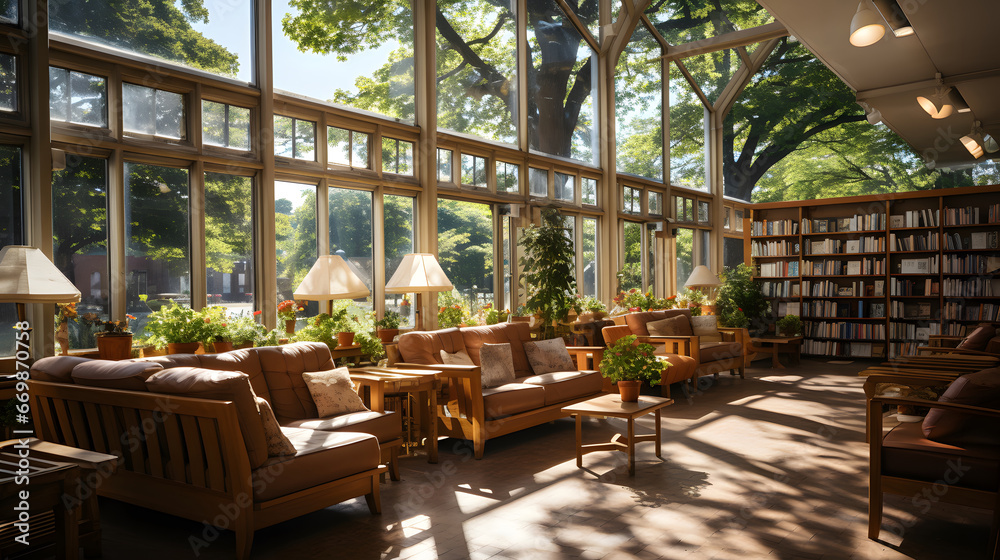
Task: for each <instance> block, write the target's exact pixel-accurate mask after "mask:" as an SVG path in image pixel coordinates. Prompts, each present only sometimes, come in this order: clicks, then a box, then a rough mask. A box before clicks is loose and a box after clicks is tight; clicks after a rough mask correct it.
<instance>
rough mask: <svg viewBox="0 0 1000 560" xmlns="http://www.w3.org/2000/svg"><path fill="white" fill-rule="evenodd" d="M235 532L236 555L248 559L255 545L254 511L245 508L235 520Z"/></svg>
mask: <svg viewBox="0 0 1000 560" xmlns="http://www.w3.org/2000/svg"><path fill="white" fill-rule="evenodd" d="M233 532H235V533H236V557H237V558H239V559H240V560H247V559H248V558H250V547H251V546H253V513H252V512H251V510H250V509H244V510H243V511H241V512H240V514H239V516H238V517H237V518H236V519H234V520H233Z"/></svg>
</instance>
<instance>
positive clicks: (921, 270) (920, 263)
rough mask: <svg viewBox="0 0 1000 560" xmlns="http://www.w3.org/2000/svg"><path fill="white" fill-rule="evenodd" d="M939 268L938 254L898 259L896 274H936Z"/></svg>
mask: <svg viewBox="0 0 1000 560" xmlns="http://www.w3.org/2000/svg"><path fill="white" fill-rule="evenodd" d="M940 269H941V259H940V255H934V256H931V257H921V258H906V259H899V261H898V262H897V263H896V269H895V270H894V271H893V272H895V273H896V274H937V273H938V271H939V270H940Z"/></svg>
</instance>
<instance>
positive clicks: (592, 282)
mask: <svg viewBox="0 0 1000 560" xmlns="http://www.w3.org/2000/svg"><path fill="white" fill-rule="evenodd" d="M582 258H583V261H582V264H583V278H582V282H579V283H578V284H579V287H580V291H581V292H583V295H585V296H594V297H597V218H584V219H583V255H582Z"/></svg>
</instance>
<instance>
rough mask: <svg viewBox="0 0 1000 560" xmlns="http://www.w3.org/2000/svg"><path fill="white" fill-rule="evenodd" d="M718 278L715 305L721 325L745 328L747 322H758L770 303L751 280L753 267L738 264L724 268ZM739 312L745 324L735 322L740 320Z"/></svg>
mask: <svg viewBox="0 0 1000 560" xmlns="http://www.w3.org/2000/svg"><path fill="white" fill-rule="evenodd" d="M719 279H720V280H722V285H721V286H719V293H718V296H717V297H716V298H715V305H716V308H717V309H718V312H719V317H720V319H721V321H722V324H723V326H726V327H744V328H745V327H747V326H749V323H755V324H756V323H757V322H759V321H760V320H761V319H762V318H763V316H764V314H765V313H767V311H768V308H769V307H770V305H769V304H768V302H767V299H765V298H764V293H763V292H762V291H761V288H760V284H759V283H758V282H755V281H754V280H753V267H750V266H748V265H746V264H740V265H739V266H737V267H736V268H726V269H724V270H723V271H722V274H720V275H719ZM737 312H739V313H737ZM739 314H742V315H743V316H744V318H745V319H746V322H747V324H736V323H737V322H742V321H741V320H740V318H739Z"/></svg>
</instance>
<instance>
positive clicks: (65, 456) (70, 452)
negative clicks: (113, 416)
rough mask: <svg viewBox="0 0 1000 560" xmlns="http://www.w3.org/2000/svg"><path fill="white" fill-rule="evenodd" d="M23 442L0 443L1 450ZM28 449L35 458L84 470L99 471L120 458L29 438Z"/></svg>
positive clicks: (8, 441)
mask: <svg viewBox="0 0 1000 560" xmlns="http://www.w3.org/2000/svg"><path fill="white" fill-rule="evenodd" d="M20 441H21V440H17V439H11V440H7V441H4V442H0V449H4V448H7V447H11V446H13V445H16V444H18V443H20ZM28 448H29V449H31V455H32V456H33V457H39V458H41V459H46V460H48V461H55V462H57V463H71V464H74V465H78V466H80V467H82V468H84V469H91V470H93V469H97V468H99V466H100V465H101V464H102V463H106V462H108V461H112V462H113V464H117V461H118V457H116V456H114V455H108V454H107V453H98V452H96V451H88V450H86V449H79V448H76V447H69V446H67V445H61V444H58V443H52V442H51V441H42V440H40V439H37V438H28Z"/></svg>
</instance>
